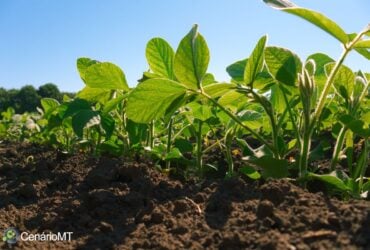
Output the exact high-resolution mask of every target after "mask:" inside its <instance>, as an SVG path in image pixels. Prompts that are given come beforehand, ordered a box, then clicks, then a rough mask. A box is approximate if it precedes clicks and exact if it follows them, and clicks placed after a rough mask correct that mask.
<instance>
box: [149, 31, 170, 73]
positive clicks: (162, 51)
mask: <svg viewBox="0 0 370 250" xmlns="http://www.w3.org/2000/svg"><path fill="white" fill-rule="evenodd" d="M145 55H146V59H147V60H148V63H149V66H150V69H151V70H152V71H153V72H154V73H155V74H158V75H160V76H163V77H166V78H168V79H174V75H173V60H174V55H175V52H174V51H173V49H172V48H171V46H170V45H169V44H168V43H167V42H166V40H164V39H162V38H153V39H151V40H150V41H149V42H148V44H147V46H146V52H145Z"/></svg>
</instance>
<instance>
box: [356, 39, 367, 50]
mask: <svg viewBox="0 0 370 250" xmlns="http://www.w3.org/2000/svg"><path fill="white" fill-rule="evenodd" d="M354 48H364V49H370V40H360V41H358V42H357V43H355V45H354Z"/></svg>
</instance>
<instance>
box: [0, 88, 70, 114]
mask: <svg viewBox="0 0 370 250" xmlns="http://www.w3.org/2000/svg"><path fill="white" fill-rule="evenodd" d="M64 95H67V96H69V97H73V96H74V93H70V92H61V91H60V90H59V88H58V87H57V86H56V85H55V84H53V83H46V84H44V85H41V86H40V87H39V88H37V89H36V88H35V87H34V86H32V85H25V86H23V87H22V88H20V89H8V90H7V89H5V88H1V87H0V118H1V112H3V111H5V110H7V108H8V107H12V108H14V110H15V112H16V113H18V114H22V113H24V112H34V111H36V108H37V107H40V100H41V98H45V97H49V98H54V99H56V100H58V101H59V102H60V101H62V99H63V96H64Z"/></svg>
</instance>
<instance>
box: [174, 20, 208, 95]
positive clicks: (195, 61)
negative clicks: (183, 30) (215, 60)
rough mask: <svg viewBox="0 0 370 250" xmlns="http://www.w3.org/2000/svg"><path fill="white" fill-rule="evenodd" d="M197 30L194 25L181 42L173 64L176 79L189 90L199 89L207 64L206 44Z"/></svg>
mask: <svg viewBox="0 0 370 250" xmlns="http://www.w3.org/2000/svg"><path fill="white" fill-rule="evenodd" d="M197 30H198V26H197V25H194V26H193V28H192V29H191V30H190V32H189V33H188V34H187V35H186V36H185V37H184V38H183V39H182V40H181V42H180V45H179V47H178V49H177V51H176V55H175V62H174V72H175V76H176V78H177V79H178V80H179V81H180V82H181V83H182V84H184V85H185V86H187V87H188V88H190V89H199V88H200V86H201V82H202V80H203V77H204V76H205V74H206V72H207V67H208V63H209V50H208V46H207V43H206V41H205V40H204V38H203V36H202V35H200V34H199V33H198V31H197Z"/></svg>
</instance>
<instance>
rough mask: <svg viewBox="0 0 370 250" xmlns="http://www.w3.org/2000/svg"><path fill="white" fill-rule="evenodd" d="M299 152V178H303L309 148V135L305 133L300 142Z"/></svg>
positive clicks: (305, 172)
mask: <svg viewBox="0 0 370 250" xmlns="http://www.w3.org/2000/svg"><path fill="white" fill-rule="evenodd" d="M301 146H302V147H301V152H300V157H299V177H300V178H301V177H304V176H306V174H307V167H308V156H309V152H310V148H311V133H310V132H309V131H306V132H305V134H304V135H303V139H302V141H301Z"/></svg>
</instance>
